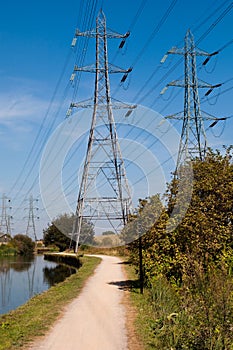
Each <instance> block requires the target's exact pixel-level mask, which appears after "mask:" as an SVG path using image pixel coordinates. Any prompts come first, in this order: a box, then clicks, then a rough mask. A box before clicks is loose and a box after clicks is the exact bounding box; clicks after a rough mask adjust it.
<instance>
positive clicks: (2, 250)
mask: <svg viewBox="0 0 233 350" xmlns="http://www.w3.org/2000/svg"><path fill="white" fill-rule="evenodd" d="M16 254H17V249H16V248H14V247H13V246H12V244H2V245H0V256H6V255H16Z"/></svg>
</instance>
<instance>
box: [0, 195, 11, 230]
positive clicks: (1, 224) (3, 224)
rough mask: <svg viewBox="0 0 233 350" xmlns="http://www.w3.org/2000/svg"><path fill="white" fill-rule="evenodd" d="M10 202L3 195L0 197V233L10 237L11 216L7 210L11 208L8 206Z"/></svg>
mask: <svg viewBox="0 0 233 350" xmlns="http://www.w3.org/2000/svg"><path fill="white" fill-rule="evenodd" d="M10 203H11V200H10V199H9V198H8V197H7V196H6V195H5V194H3V195H2V206H1V209H2V210H1V220H0V232H1V233H6V234H8V235H11V219H12V216H11V215H10V214H9V210H10V209H12V207H11V206H10V205H9V204H10Z"/></svg>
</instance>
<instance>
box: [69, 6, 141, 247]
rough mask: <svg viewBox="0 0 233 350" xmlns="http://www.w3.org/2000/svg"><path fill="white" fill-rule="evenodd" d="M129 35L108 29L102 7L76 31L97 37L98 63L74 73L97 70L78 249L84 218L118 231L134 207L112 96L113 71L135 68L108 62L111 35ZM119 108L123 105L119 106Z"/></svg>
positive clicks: (75, 228)
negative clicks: (91, 26)
mask: <svg viewBox="0 0 233 350" xmlns="http://www.w3.org/2000/svg"><path fill="white" fill-rule="evenodd" d="M128 35H129V33H126V34H125V35H121V34H118V33H115V32H113V31H108V30H107V29H106V19H105V15H104V13H103V12H102V10H101V11H100V12H99V14H98V16H97V19H96V29H95V30H92V31H87V32H79V31H78V30H77V31H76V34H75V38H77V37H79V36H87V37H94V38H95V39H96V63H95V65H93V66H87V67H81V68H80V67H77V66H75V68H74V73H73V74H76V72H78V71H84V72H94V73H95V92H94V103H93V114H92V122H91V127H90V132H89V140H88V147H87V152H86V157H85V161H84V167H83V174H82V179H81V184H80V188H79V194H78V200H77V207H76V213H75V217H76V219H75V222H74V226H73V232H72V239H73V241H75V242H76V248H75V251H76V252H77V250H78V243H79V238H80V234H81V225H82V220H83V219H85V220H87V221H91V222H93V223H95V222H96V221H97V220H99V222H101V221H106V220H107V222H108V223H109V224H110V227H111V229H113V230H114V231H115V232H118V231H119V230H120V229H121V228H122V227H123V226H124V225H125V224H126V222H127V219H128V215H129V210H130V208H131V195H130V190H129V186H128V181H127V177H126V172H125V166H124V161H123V158H122V154H121V150H120V145H119V142H118V136H117V131H116V125H115V121H114V117H113V111H112V110H113V108H114V104H112V100H111V97H110V83H109V73H124V74H125V76H126V75H127V74H128V73H129V72H130V71H131V69H128V70H123V69H120V68H118V67H115V66H113V65H110V64H108V52H107V39H108V38H122V39H124V38H126V37H127V36H128ZM72 78H74V75H72ZM80 106H81V104H78V103H72V104H71V107H70V108H73V107H80ZM82 107H86V106H82ZM122 107H124V108H134V107H132V106H127V107H126V106H122ZM116 108H121V106H119V105H118V106H117V107H116Z"/></svg>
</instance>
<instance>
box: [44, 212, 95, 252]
mask: <svg viewBox="0 0 233 350" xmlns="http://www.w3.org/2000/svg"><path fill="white" fill-rule="evenodd" d="M74 219H75V216H74V215H69V214H63V215H60V216H58V217H57V218H56V219H55V220H54V221H53V222H52V223H51V224H50V225H49V226H48V227H47V229H46V230H44V244H45V246H48V245H55V246H57V247H58V248H59V250H60V251H64V250H66V249H68V248H69V246H70V241H71V237H72V230H73V222H74ZM93 238H94V228H93V225H92V224H91V223H89V222H86V221H84V220H83V223H82V228H81V233H80V244H92V243H93Z"/></svg>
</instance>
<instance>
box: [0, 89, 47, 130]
mask: <svg viewBox="0 0 233 350" xmlns="http://www.w3.org/2000/svg"><path fill="white" fill-rule="evenodd" d="M47 108H48V102H47V101H44V100H42V99H40V98H38V97H36V96H33V95H32V94H24V93H23V94H19V93H17V95H14V96H12V94H0V123H1V124H4V125H6V126H13V124H12V121H15V122H25V121H31V122H35V121H37V120H38V119H42V117H43V115H44V113H45V112H46V110H47Z"/></svg>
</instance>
